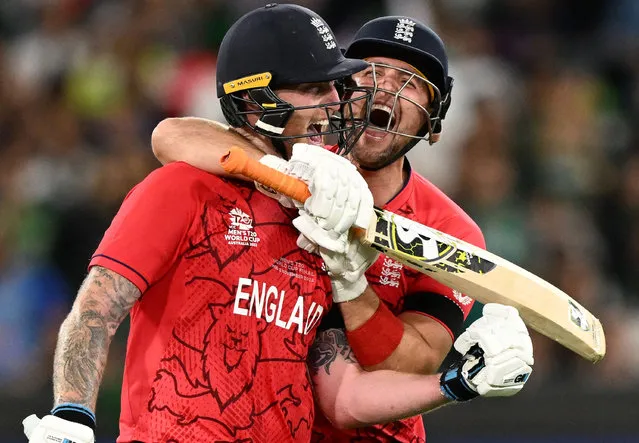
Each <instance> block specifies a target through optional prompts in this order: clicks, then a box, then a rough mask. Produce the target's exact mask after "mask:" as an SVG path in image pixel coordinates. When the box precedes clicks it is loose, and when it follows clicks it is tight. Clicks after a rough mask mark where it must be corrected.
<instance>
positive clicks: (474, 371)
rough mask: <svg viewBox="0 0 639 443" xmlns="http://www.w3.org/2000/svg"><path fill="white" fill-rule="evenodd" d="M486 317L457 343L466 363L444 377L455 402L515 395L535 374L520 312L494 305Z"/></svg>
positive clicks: (488, 307) (443, 382) (447, 392)
mask: <svg viewBox="0 0 639 443" xmlns="http://www.w3.org/2000/svg"><path fill="white" fill-rule="evenodd" d="M483 314H484V315H483V316H482V317H481V318H480V319H478V320H477V321H475V322H474V323H473V324H472V325H470V326H469V327H468V329H467V330H466V331H465V332H464V333H463V334H462V335H461V336H460V337H459V338H458V339H457V340H456V341H455V349H456V350H457V351H458V352H460V353H461V354H463V355H464V357H463V359H462V360H461V361H459V362H457V363H455V364H453V366H452V367H451V368H450V369H448V370H447V371H446V372H444V373H443V374H442V377H441V387H442V393H443V394H444V395H445V396H447V397H448V398H451V399H452V400H456V401H465V400H470V399H472V398H474V397H477V396H478V395H482V396H485V397H497V396H501V397H508V396H511V395H515V394H516V393H518V392H519V391H521V389H522V388H523V387H524V384H525V383H526V381H528V378H529V376H530V374H531V372H532V368H531V366H532V365H533V364H534V359H533V349H532V341H531V340H530V336H529V334H528V330H527V329H526V326H525V325H524V322H523V321H522V320H521V317H519V313H518V312H517V310H516V309H515V308H512V307H509V306H503V305H499V304H495V303H491V304H487V305H486V306H484V310H483Z"/></svg>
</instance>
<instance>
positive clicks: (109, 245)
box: [89, 163, 199, 293]
mask: <svg viewBox="0 0 639 443" xmlns="http://www.w3.org/2000/svg"><path fill="white" fill-rule="evenodd" d="M194 171H198V170H196V169H195V168H192V167H190V166H188V165H186V164H185V163H171V164H169V165H167V166H163V167H161V168H158V169H156V170H155V171H153V172H152V173H151V174H149V175H148V176H147V177H146V178H145V179H144V180H143V181H142V182H141V183H139V184H138V185H137V186H136V187H134V188H133V189H132V190H131V191H130V192H129V194H128V195H127V196H126V198H125V199H124V202H123V203H122V206H121V207H120V209H119V211H118V213H117V214H116V216H115V217H114V219H113V221H112V222H111V225H110V227H109V228H108V229H107V231H106V232H105V234H104V237H103V238H102V241H101V242H100V245H99V246H98V248H97V250H96V251H95V254H93V256H92V258H91V262H90V263H89V268H91V267H93V266H102V267H105V268H107V269H110V270H112V271H114V272H117V273H118V274H120V275H122V276H123V277H125V278H126V279H128V280H129V281H131V282H132V283H133V284H135V285H136V286H137V287H138V289H139V290H140V291H141V292H142V293H144V292H145V291H146V290H147V288H148V287H149V286H151V285H153V284H154V283H155V282H157V281H158V280H159V279H160V278H161V277H162V276H163V275H164V274H165V273H166V272H167V271H168V270H169V269H170V267H171V266H172V265H173V263H175V261H176V259H177V258H178V256H179V255H180V254H181V253H182V252H183V249H184V248H185V246H186V245H185V244H186V242H185V238H186V236H187V233H188V231H189V229H190V226H191V224H192V221H193V220H194V218H195V217H194V216H195V213H196V210H197V199H196V194H197V178H196V177H197V175H196V172H194ZM198 172H199V171H198Z"/></svg>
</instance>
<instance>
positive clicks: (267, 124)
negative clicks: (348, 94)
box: [217, 3, 370, 151]
mask: <svg viewBox="0 0 639 443" xmlns="http://www.w3.org/2000/svg"><path fill="white" fill-rule="evenodd" d="M367 66H368V64H367V63H366V62H364V61H363V60H357V59H350V58H346V57H344V55H343V54H342V51H340V48H339V47H338V45H337V42H336V40H335V36H334V35H333V32H332V31H331V29H330V28H329V27H328V25H327V24H326V23H325V22H324V20H323V19H322V18H321V17H320V16H319V15H317V14H316V13H314V12H313V11H311V10H310V9H307V8H304V7H301V6H298V5H290V4H276V3H272V4H269V5H266V6H265V7H262V8H259V9H256V10H254V11H252V12H249V13H248V14H246V15H244V16H243V17H241V18H240V19H239V20H238V21H237V22H235V24H233V26H231V28H230V29H229V30H228V32H227V33H226V35H225V36H224V39H223V41H222V44H221V46H220V49H219V52H218V59H217V95H218V98H220V102H221V105H222V111H223V113H224V116H225V118H226V120H227V121H228V122H229V124H231V125H232V126H235V127H241V126H244V125H248V126H250V127H251V128H252V129H253V130H255V131H256V132H258V133H260V134H263V135H266V136H268V137H270V138H271V139H272V140H273V141H274V144H275V145H276V146H281V145H278V140H282V139H292V138H302V137H308V136H313V135H318V134H319V135H326V134H338V135H339V136H340V142H341V143H339V144H340V147H341V148H342V150H344V151H348V150H349V149H350V147H351V146H352V145H353V144H354V143H355V141H357V138H358V137H359V135H361V133H362V132H363V130H364V129H365V126H366V119H364V118H360V119H358V118H355V117H354V114H355V113H354V112H352V110H349V109H344V108H346V107H350V106H352V102H353V101H355V100H364V101H366V104H364V105H363V106H367V105H368V98H369V97H370V93H368V94H360V95H359V96H358V98H356V99H352V98H351V99H347V98H345V96H344V94H341V97H340V101H339V102H337V103H326V104H321V105H317V106H307V107H298V108H295V107H293V106H292V105H291V104H290V103H287V102H285V101H283V100H282V99H280V98H279V97H278V96H277V94H275V92H274V91H273V89H275V88H278V87H280V86H290V85H297V84H301V83H316V82H330V81H334V80H335V81H339V80H341V79H344V78H346V77H349V76H350V75H352V74H354V73H356V72H359V71H361V70H363V69H365V68H366V67H367ZM341 90H342V91H343V89H341ZM338 91H340V89H339V88H338ZM335 105H340V108H341V109H342V112H341V113H338V114H335V113H333V112H331V111H330V109H329V108H330V107H335ZM308 108H323V109H324V110H325V112H326V114H327V121H328V122H329V123H328V128H327V130H325V131H320V132H313V133H308V134H296V135H291V136H283V135H282V133H283V131H284V127H285V126H286V123H287V121H288V120H289V118H290V117H291V115H292V113H293V112H294V111H295V110H298V109H308ZM249 114H254V115H258V116H259V119H258V120H257V122H256V123H255V124H254V125H253V124H251V123H249V121H248V120H247V118H246V117H247V115H249Z"/></svg>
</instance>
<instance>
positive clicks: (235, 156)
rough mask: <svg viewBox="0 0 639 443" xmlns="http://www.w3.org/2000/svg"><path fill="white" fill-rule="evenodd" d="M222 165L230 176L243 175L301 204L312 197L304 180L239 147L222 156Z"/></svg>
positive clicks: (234, 147)
mask: <svg viewBox="0 0 639 443" xmlns="http://www.w3.org/2000/svg"><path fill="white" fill-rule="evenodd" d="M220 164H221V165H222V168H224V170H225V171H226V172H228V173H229V174H241V175H243V176H245V177H247V178H250V179H251V180H254V181H256V182H259V183H261V184H263V185H264V186H268V187H269V188H271V189H273V190H274V191H277V192H279V193H280V194H283V195H285V196H287V197H290V198H292V199H293V200H296V201H298V202H300V203H304V202H305V201H306V199H307V198H309V197H310V196H311V193H310V192H309V190H308V186H306V183H304V182H303V181H302V180H298V179H296V178H295V177H291V176H290V175H286V174H284V173H283V172H280V171H278V170H276V169H273V168H270V167H268V166H266V165H263V164H262V163H260V162H259V161H257V160H255V159H253V158H251V157H249V156H248V155H246V152H245V151H244V150H243V149H242V148H239V147H237V146H233V147H231V149H229V151H228V152H227V153H226V154H224V155H223V156H222V158H221V159H220Z"/></svg>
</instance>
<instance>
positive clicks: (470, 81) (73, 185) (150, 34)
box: [0, 0, 639, 407]
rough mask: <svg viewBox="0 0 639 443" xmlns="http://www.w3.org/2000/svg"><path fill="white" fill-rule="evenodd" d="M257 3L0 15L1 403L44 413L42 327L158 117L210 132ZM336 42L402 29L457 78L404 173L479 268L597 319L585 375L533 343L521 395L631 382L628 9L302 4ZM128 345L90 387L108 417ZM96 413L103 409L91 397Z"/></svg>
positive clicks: (633, 159)
mask: <svg viewBox="0 0 639 443" xmlns="http://www.w3.org/2000/svg"><path fill="white" fill-rule="evenodd" d="M265 3H267V2H266V1H258V0H2V1H0V305H1V306H2V309H0V403H2V404H6V402H5V399H19V398H22V399H27V398H31V397H33V396H35V395H43V396H50V395H51V394H50V372H51V358H52V352H53V346H54V342H55V338H56V333H57V329H58V327H59V325H60V323H61V321H62V319H63V318H64V315H65V314H66V312H68V310H69V308H70V306H71V303H72V302H73V299H74V296H75V293H76V291H77V288H78V287H79V285H80V283H81V281H82V279H83V277H84V275H85V273H86V265H87V263H88V260H89V258H90V256H91V254H92V252H93V250H94V249H95V247H96V246H97V244H98V242H99V240H100V238H101V236H102V234H103V232H104V230H105V229H106V228H107V227H108V225H109V223H110V219H111V218H112V216H113V215H114V214H115V212H116V211H117V209H118V207H119V205H120V203H121V201H122V199H123V197H124V196H125V195H126V193H127V191H128V190H129V189H130V188H131V187H132V186H133V185H135V184H136V183H137V182H139V181H140V180H141V179H142V178H143V177H144V176H145V175H146V174H147V173H148V172H149V171H151V170H152V169H154V168H156V167H158V166H159V164H158V162H157V161H156V160H155V159H154V157H153V156H152V153H151V148H150V135H151V132H152V130H153V128H154V126H155V125H156V124H157V122H159V121H160V120H161V119H162V118H165V117H169V116H179V115H196V116H201V117H208V118H214V119H217V120H222V116H221V113H220V110H219V106H218V103H217V99H216V97H215V88H214V85H215V58H216V56H215V54H216V49H217V48H218V46H219V43H220V41H221V39H222V37H223V35H224V32H225V31H226V30H227V28H228V27H229V26H230V24H231V23H232V22H233V21H234V20H235V19H236V18H237V17H239V16H240V15H241V14H242V13H244V12H246V11H248V10H250V9H253V8H254V7H257V6H260V5H263V4H265ZM296 3H298V4H303V5H306V6H308V7H310V8H311V9H314V10H315V11H317V12H318V13H319V14H320V15H322V16H323V17H324V18H325V19H326V20H327V21H328V23H329V24H330V25H331V26H332V27H333V29H334V30H335V32H336V34H337V37H338V40H340V42H341V43H343V44H347V43H348V42H349V38H350V36H352V35H353V33H354V31H355V30H356V29H357V28H358V27H359V26H360V25H361V24H363V23H364V22H365V21H367V20H369V19H371V18H374V17H377V16H380V15H388V14H393V15H395V14H398V15H399V14H401V15H410V16H413V17H415V18H417V19H419V20H421V21H423V22H425V23H426V24H429V25H430V26H431V27H433V28H434V29H435V30H436V31H437V32H438V33H439V34H440V35H441V36H442V38H443V39H444V41H445V43H446V44H447V48H448V50H449V54H450V64H451V73H452V76H453V77H454V78H455V84H454V88H453V100H452V106H451V110H450V112H449V114H448V117H447V119H446V120H445V122H444V133H443V137H442V141H441V142H440V143H437V144H435V145H433V146H428V145H427V144H425V143H420V144H419V145H417V147H415V148H414V149H413V151H412V152H411V154H410V156H409V157H410V158H411V162H412V165H413V167H414V168H415V169H416V170H417V171H419V172H421V173H422V174H423V175H425V176H426V177H427V178H429V179H430V180H431V181H433V182H434V183H436V184H437V185H439V186H440V187H441V188H442V189H443V190H444V191H446V192H447V193H448V194H449V195H450V196H452V197H453V198H454V199H455V200H456V201H457V202H459V203H460V204H461V205H462V207H463V208H464V209H465V210H466V211H467V212H469V213H470V214H471V215H472V216H473V217H474V218H475V220H476V221H477V222H478V223H479V225H480V226H481V228H482V229H483V231H484V233H485V236H486V240H487V244H488V247H489V249H490V250H491V251H493V252H495V253H497V254H499V255H501V256H503V257H505V258H507V259H509V260H511V261H513V262H515V263H518V264H520V265H522V266H524V267H526V268H527V269H529V270H531V271H533V272H535V273H537V274H538V275H540V276H542V277H543V278H545V279H547V280H548V281H550V282H552V283H553V284H555V285H557V286H559V287H560V288H562V289H563V290H564V291H566V292H567V293H569V294H570V295H572V296H573V297H574V298H575V299H577V300H578V301H580V302H582V303H583V304H584V305H585V306H587V307H588V308H589V309H590V310H591V311H592V312H594V313H596V315H598V316H599V317H600V318H601V320H602V322H603V324H604V327H605V330H606V333H607V338H608V356H607V357H606V359H605V360H604V361H603V362H602V363H600V364H598V365H596V366H592V365H590V364H589V363H587V362H584V361H582V360H580V359H579V358H577V357H575V356H573V355H572V354H571V353H569V352H568V351H566V350H564V349H563V348H561V347H559V346H558V345H556V344H554V343H553V342H551V341H550V340H547V339H544V338H540V337H539V336H535V346H536V348H535V351H536V364H535V373H534V377H533V379H532V380H531V384H536V386H537V387H538V388H539V389H545V388H547V387H548V386H553V384H555V383H563V384H565V383H572V384H576V385H578V386H583V387H585V388H586V387H587V389H594V390H596V389H614V388H619V389H623V388H625V387H627V384H628V383H634V384H635V385H639V274H638V273H637V269H636V267H637V266H639V125H637V124H636V122H637V121H639V120H638V118H639V2H637V1H635V0H607V1H604V0H590V1H583V0H563V1H561V2H557V1H552V0H508V1H507V0H438V1H435V0H432V1H427V0H402V1H399V0H395V1H391V0H386V1H385V0H348V1H339V0H306V1H297V2H296ZM124 340H125V333H121V334H119V335H118V340H116V342H115V343H114V345H113V347H112V351H111V357H110V358H111V360H110V366H109V368H108V371H107V373H106V375H105V392H112V393H113V394H112V395H113V398H112V402H113V403H112V404H114V405H115V406H116V407H117V395H118V393H119V388H120V386H119V383H120V379H119V374H120V371H121V365H122V355H123V353H124ZM105 401H108V400H105Z"/></svg>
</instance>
